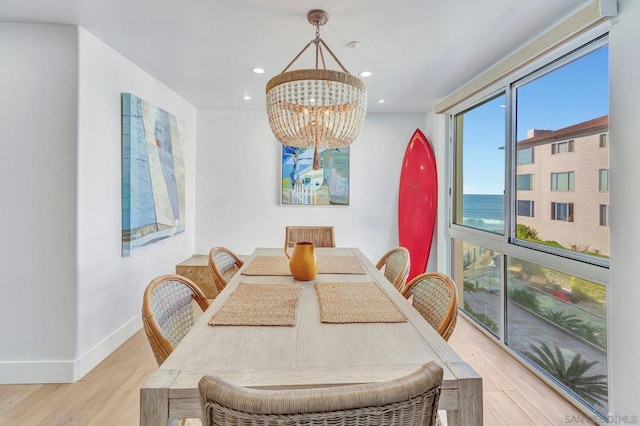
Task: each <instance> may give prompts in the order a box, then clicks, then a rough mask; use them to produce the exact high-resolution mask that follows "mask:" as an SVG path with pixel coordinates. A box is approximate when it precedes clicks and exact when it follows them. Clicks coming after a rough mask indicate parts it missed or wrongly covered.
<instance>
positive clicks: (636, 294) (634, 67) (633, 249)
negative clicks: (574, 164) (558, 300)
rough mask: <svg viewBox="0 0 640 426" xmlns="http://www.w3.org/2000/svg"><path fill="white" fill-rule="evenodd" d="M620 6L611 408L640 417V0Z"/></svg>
mask: <svg viewBox="0 0 640 426" xmlns="http://www.w3.org/2000/svg"><path fill="white" fill-rule="evenodd" d="M618 12H619V13H618V17H617V18H616V19H615V20H614V24H613V26H612V28H611V31H610V34H609V55H610V56H609V61H610V62H609V80H610V83H609V88H610V105H609V111H610V115H609V135H610V140H611V145H610V147H609V156H610V164H611V166H610V180H611V192H610V197H611V199H610V202H611V270H610V276H611V285H610V287H609V291H608V292H607V293H608V294H607V296H608V298H609V299H608V305H607V306H608V309H607V311H608V312H607V313H608V320H609V331H610V333H609V354H610V357H611V375H610V377H609V380H610V387H611V407H610V408H611V411H612V412H613V413H616V414H618V415H625V414H627V415H632V414H635V415H637V416H638V421H640V404H639V399H638V386H639V384H640V366H639V364H638V360H640V309H639V305H640V278H639V277H640V270H639V269H638V259H639V256H640V254H639V251H638V241H639V240H640V220H638V212H639V211H640V199H639V198H638V196H637V194H638V183H639V182H640V167H638V159H640V144H639V143H638V135H640V120H638V117H640V71H639V70H640V55H638V51H639V50H638V49H639V48H640V30H639V29H640V2H638V1H637V0H618ZM620 423H621V422H620Z"/></svg>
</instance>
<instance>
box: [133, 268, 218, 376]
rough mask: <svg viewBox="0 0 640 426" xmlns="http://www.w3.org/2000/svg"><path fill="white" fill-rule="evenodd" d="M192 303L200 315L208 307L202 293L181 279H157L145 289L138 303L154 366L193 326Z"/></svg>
mask: <svg viewBox="0 0 640 426" xmlns="http://www.w3.org/2000/svg"><path fill="white" fill-rule="evenodd" d="M192 301H195V302H196V304H197V306H198V307H199V308H200V309H202V311H203V312H204V311H205V310H206V309H207V308H208V307H209V301H208V300H207V298H206V296H205V295H204V293H203V292H202V290H200V288H199V287H198V286H197V285H196V284H195V283H194V282H193V281H191V280H190V279H188V278H185V277H183V276H180V275H161V276H159V277H157V278H156V279H154V280H153V281H151V282H150V283H149V285H148V286H147V289H146V290H145V292H144V296H143V299H142V322H143V324H144V331H145V332H146V333H147V338H148V339H149V344H150V345H151V350H152V351H153V355H154V356H155V357H156V361H158V365H160V364H162V363H163V362H164V360H165V359H167V357H168V356H169V354H170V353H171V352H172V351H173V349H174V348H175V347H176V345H177V344H178V343H180V341H181V340H182V338H183V337H184V336H185V334H187V332H188V331H189V330H190V329H191V326H192V325H193V323H194V322H195V319H196V316H195V315H194V314H195V313H196V312H197V311H195V310H194V304H193V303H192ZM196 309H197V308H196Z"/></svg>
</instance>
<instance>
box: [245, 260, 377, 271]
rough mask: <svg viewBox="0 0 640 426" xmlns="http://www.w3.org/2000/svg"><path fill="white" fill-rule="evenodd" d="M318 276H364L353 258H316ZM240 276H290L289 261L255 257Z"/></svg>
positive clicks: (360, 266) (362, 269)
mask: <svg viewBox="0 0 640 426" xmlns="http://www.w3.org/2000/svg"><path fill="white" fill-rule="evenodd" d="M316 259H317V260H318V273H319V274H365V273H366V272H365V271H364V268H363V267H362V264H361V263H360V261H359V260H358V258H357V257H355V256H316ZM242 275H282V276H287V275H291V270H290V269H289V259H287V258H286V257H284V256H256V257H255V258H254V259H253V260H252V261H251V263H250V264H249V265H247V267H246V268H245V269H244V270H243V271H242Z"/></svg>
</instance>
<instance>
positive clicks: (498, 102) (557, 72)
mask: <svg viewBox="0 0 640 426" xmlns="http://www.w3.org/2000/svg"><path fill="white" fill-rule="evenodd" d="M564 52H565V53H557V54H550V55H549V56H548V57H547V58H545V59H544V60H545V61H546V64H544V63H543V64H540V63H538V64H536V66H531V68H530V69H529V70H527V69H524V70H522V71H518V72H517V73H518V74H517V75H514V76H513V77H506V78H505V79H504V81H501V82H499V83H496V84H495V86H493V87H491V88H488V89H487V91H486V92H484V93H481V94H479V95H478V97H477V98H476V99H470V100H469V101H467V103H466V104H464V105H461V106H460V107H459V109H458V110H455V111H451V115H450V120H451V126H450V131H451V132H452V136H453V137H452V141H453V144H452V149H451V155H452V156H453V158H452V163H451V164H453V170H452V174H451V176H450V178H451V183H452V191H451V194H452V197H451V198H452V200H451V201H452V209H451V212H452V217H451V225H450V227H449V235H450V237H451V239H450V241H451V248H452V252H451V253H452V256H451V272H452V275H453V277H454V280H455V281H456V282H457V283H459V286H460V287H461V288H460V289H459V292H460V295H461V299H462V300H461V302H460V308H461V309H462V310H463V311H464V312H465V313H466V314H467V315H468V316H470V317H471V318H472V319H474V320H475V321H477V323H478V324H479V325H480V326H481V327H483V329H485V330H486V331H487V332H488V333H489V334H490V335H492V336H493V337H494V338H495V339H497V340H498V341H500V342H501V344H503V345H506V346H508V347H510V348H511V350H512V351H513V352H515V353H516V354H518V355H519V356H520V357H521V359H522V361H523V362H527V363H531V364H532V365H533V366H535V370H536V371H539V372H540V374H541V375H542V376H544V377H545V378H546V380H547V381H548V382H549V383H550V384H552V386H557V387H559V388H561V389H562V390H564V391H565V394H569V395H571V398H572V401H573V402H574V403H575V404H576V405H578V406H581V407H588V410H590V412H596V413H599V414H600V415H601V416H602V417H605V416H606V414H607V412H608V409H609V407H608V401H607V392H608V386H607V347H606V328H607V325H606V319H605V318H606V317H605V311H606V297H605V295H606V289H607V285H608V277H609V274H608V266H609V260H608V258H609V205H610V202H609V189H610V188H609V185H610V182H609V179H608V176H609V169H610V165H609V158H608V146H609V143H610V142H611V141H610V140H609V133H608V131H609V129H608V114H609V111H608V104H609V102H608V97H609V93H608V45H607V39H606V36H605V37H602V38H599V39H597V40H593V41H592V42H590V43H588V44H584V45H582V46H579V45H575V46H573V47H572V48H570V49H566V50H564ZM566 52H568V53H566ZM613 143H615V141H614V142H613ZM534 154H535V156H534Z"/></svg>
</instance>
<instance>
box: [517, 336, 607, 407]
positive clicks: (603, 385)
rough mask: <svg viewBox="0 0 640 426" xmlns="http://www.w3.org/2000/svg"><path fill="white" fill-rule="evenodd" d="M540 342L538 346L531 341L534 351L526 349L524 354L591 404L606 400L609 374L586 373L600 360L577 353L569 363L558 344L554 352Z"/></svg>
mask: <svg viewBox="0 0 640 426" xmlns="http://www.w3.org/2000/svg"><path fill="white" fill-rule="evenodd" d="M540 344H541V346H540V347H538V346H535V345H533V344H532V343H530V344H529V348H531V350H532V351H533V353H531V352H527V351H525V352H524V354H525V355H526V356H527V357H529V359H531V360H532V361H533V362H535V363H536V364H538V365H539V366H540V367H542V368H543V369H544V370H546V371H547V372H548V373H549V374H551V375H552V376H553V377H555V378H556V379H558V381H560V382H561V383H562V384H564V385H565V386H566V387H568V388H569V389H571V390H572V391H573V392H574V393H575V394H576V395H578V396H579V397H580V398H582V399H584V400H585V401H587V402H588V403H589V404H592V405H593V404H595V403H596V402H605V401H606V398H607V376H606V375H604V374H596V375H593V376H587V375H586V373H587V371H589V369H591V367H593V366H594V365H596V364H597V363H598V361H592V362H587V361H586V360H583V359H582V355H581V354H576V355H575V356H574V357H573V359H572V360H571V362H570V363H569V365H567V362H566V361H565V359H564V355H563V354H562V351H560V348H559V347H557V346H556V347H555V352H554V351H552V350H551V349H550V348H549V346H547V344H546V343H544V342H540Z"/></svg>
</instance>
